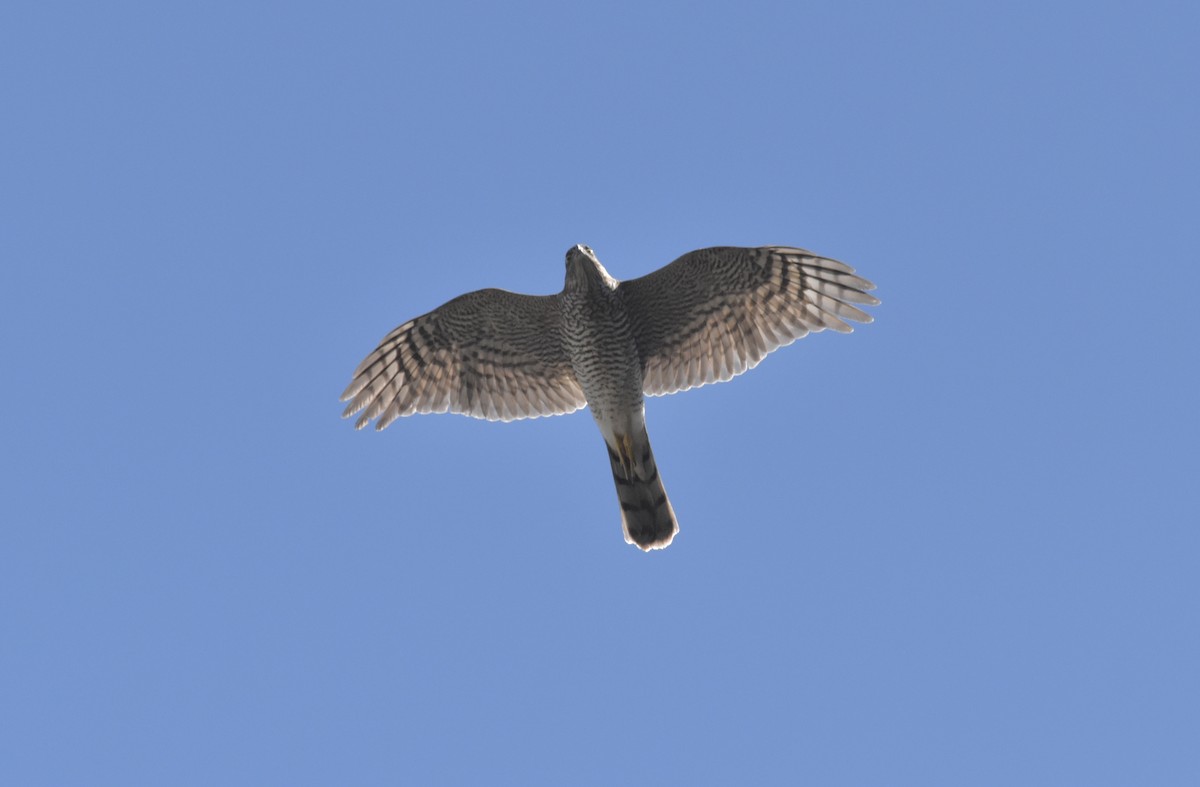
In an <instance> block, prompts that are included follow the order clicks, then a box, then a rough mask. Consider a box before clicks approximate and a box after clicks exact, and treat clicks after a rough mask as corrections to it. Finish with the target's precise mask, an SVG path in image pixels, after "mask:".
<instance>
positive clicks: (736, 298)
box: [617, 246, 879, 396]
mask: <svg viewBox="0 0 1200 787" xmlns="http://www.w3.org/2000/svg"><path fill="white" fill-rule="evenodd" d="M874 288H875V285H873V284H871V282H869V281H867V280H866V279H864V278H862V277H860V276H855V275H854V269H853V268H851V267H850V266H849V265H846V264H844V263H841V262H838V261H836V260H831V259H827V258H825V257H819V256H817V255H816V254H813V253H812V252H809V251H805V250H804V249H794V248H790V247H787V246H764V247H761V248H740V247H732V246H723V247H714V248H711V249H700V250H698V251H693V252H690V253H688V254H685V255H683V256H682V257H680V258H679V259H677V260H675V261H674V262H672V263H671V264H670V265H667V266H665V267H663V268H660V269H659V270H657V271H655V272H654V273H651V274H649V275H647V276H643V277H641V278H640V279H630V280H629V281H625V282H621V284H620V285H619V286H618V287H617V292H618V293H619V294H620V295H621V297H623V298H624V299H625V304H626V306H627V308H628V310H629V315H630V320H631V322H632V326H633V333H634V338H635V340H636V341H637V345H638V351H639V353H640V355H641V359H642V376H643V382H642V387H643V390H644V391H645V393H646V394H647V395H648V396H661V395H663V394H669V393H675V392H676V391H685V390H687V389H688V388H695V387H696V386H699V385H704V384H705V383H713V382H723V381H725V380H729V379H731V378H732V377H734V376H735V375H739V374H741V373H742V372H744V371H746V370H747V369H753V368H754V367H755V366H756V365H757V364H758V362H759V361H761V360H762V359H763V356H765V355H766V354H767V353H769V352H771V351H772V350H774V349H776V348H778V347H783V346H784V345H788V344H791V343H792V342H794V341H795V340H796V339H799V338H801V337H802V336H805V335H807V334H808V333H810V332H812V333H816V332H818V331H823V330H825V329H826V328H832V329H833V330H835V331H842V332H844V333H848V332H850V331H851V330H852V328H851V327H850V326H849V325H847V324H846V323H845V322H844V320H854V321H856V322H863V323H867V322H871V316H870V315H869V314H867V313H866V312H864V311H862V310H861V309H859V308H857V307H856V306H854V305H852V304H855V303H860V304H867V305H875V304H878V303H879V299H878V298H875V297H874V296H872V295H868V294H867V291H868V290H873V289H874Z"/></svg>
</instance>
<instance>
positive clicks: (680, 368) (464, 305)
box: [342, 245, 879, 551]
mask: <svg viewBox="0 0 1200 787" xmlns="http://www.w3.org/2000/svg"><path fill="white" fill-rule="evenodd" d="M874 288H875V285H873V284H872V283H871V282H869V281H867V280H866V279H864V278H862V277H861V276H857V275H855V273H854V269H853V268H851V267H850V266H849V265H846V264H844V263H841V262H838V261H836V260H831V259H828V258H826V257H821V256H818V255H816V254H813V253H812V252H810V251H805V250H804V249H797V248H792V247H789V246H761V247H754V248H747V247H734V246H720V247H714V248H708V249H699V250H697V251H693V252H689V253H687V254H685V255H683V256H682V257H680V258H679V259H677V260H675V261H674V262H672V263H671V264H670V265H667V266H665V267H663V268H660V269H658V270H656V271H654V272H653V273H650V274H648V275H646V276H642V277H641V278H638V279H630V280H629V281H618V280H616V279H614V278H613V277H612V276H610V275H609V273H608V271H606V270H605V269H604V266H603V265H601V264H600V260H598V259H597V258H596V255H595V253H593V252H592V250H591V249H590V248H588V247H587V246H582V245H578V246H574V247H572V248H571V249H569V250H568V251H567V274H566V283H565V285H564V287H563V291H562V292H560V293H558V294H556V295H522V294H520V293H515V292H508V291H506V290H497V289H487V290H477V291H475V292H469V293H467V294H465V295H460V296H459V297H457V298H455V299H454V300H452V301H449V302H448V303H446V304H443V305H442V306H440V307H438V308H437V309H434V310H433V311H431V312H429V313H428V314H425V315H423V316H421V317H417V318H415V319H412V320H409V321H408V322H406V323H404V324H403V325H401V326H400V327H398V328H396V329H395V330H394V331H392V332H391V333H389V334H388V335H387V336H385V337H383V341H381V342H380V343H379V346H378V347H376V348H375V349H374V350H373V351H372V352H371V353H370V354H369V355H368V356H367V357H366V358H364V359H363V362H362V363H360V364H359V365H358V368H357V369H355V370H354V376H353V380H351V382H350V385H349V386H348V387H347V388H346V390H345V391H344V392H343V393H342V401H345V402H349V404H347V406H346V410H345V412H344V413H343V414H342V417H349V416H352V415H354V414H356V413H357V414H359V417H358V420H357V421H356V423H355V428H357V429H361V428H362V427H364V426H366V425H367V424H368V423H369V422H370V421H371V420H375V428H376V429H383V428H385V427H386V426H388V425H389V424H390V423H392V422H393V421H395V420H396V419H397V418H400V417H402V416H406V415H412V414H413V413H444V412H452V413H461V414H463V415H469V416H472V417H474V418H485V419H488V420H491V421H511V420H515V419H518V418H537V417H539V416H543V415H560V414H563V413H572V412H575V411H576V410H579V409H580V408H582V407H584V406H585V405H586V406H587V407H589V408H590V409H591V411H592V417H593V418H594V419H595V420H596V424H597V425H598V426H599V427H600V434H601V435H602V436H603V437H604V444H605V446H606V447H607V448H608V458H609V461H610V462H611V464H612V474H613V480H614V481H615V482H616V486H617V498H618V500H619V501H620V503H621V527H622V529H623V530H624V532H625V540H626V541H627V542H629V543H630V544H635V545H636V546H638V547H639V548H641V549H643V550H646V551H649V550H651V549H661V548H663V547H666V546H668V545H669V544H670V543H671V540H672V539H673V538H674V537H675V534H676V533H678V532H679V524H678V522H677V521H676V519H675V512H674V510H672V508H671V502H670V500H668V499H667V493H666V490H665V489H664V488H663V483H662V479H661V478H660V477H659V474H658V466H657V464H655V461H654V453H653V452H652V451H651V450H650V438H649V436H648V435H647V434H646V418H645V408H644V404H643V402H644V399H643V397H645V396H662V395H665V394H669V393H675V392H676V391H686V390H688V389H689V388H695V387H697V386H700V385H705V384H707V383H715V382H723V381H725V380H729V379H731V378H733V377H735V376H737V375H739V374H741V373H742V372H744V371H746V370H748V369H753V368H754V367H755V366H756V365H757V364H758V362H759V361H761V360H762V359H763V357H764V356H765V355H766V354H767V353H769V352H771V351H772V350H775V349H776V348H779V347H783V346H785V345H788V344H791V343H792V342H793V341H795V340H796V339H799V338H801V337H803V336H807V335H808V334H809V333H818V332H820V331H823V330H825V329H826V328H831V329H833V330H835V331H841V332H843V333H849V332H850V331H851V330H852V329H851V327H850V326H849V325H848V324H847V323H846V320H853V321H855V322H860V323H869V322H871V316H870V315H869V314H867V313H866V312H864V311H863V310H862V309H860V308H859V307H858V305H867V306H874V305H877V304H878V303H879V300H878V299H877V298H875V297H874V296H872V295H870V294H868V293H869V291H870V290H873V289H874ZM856 304H858V305H856Z"/></svg>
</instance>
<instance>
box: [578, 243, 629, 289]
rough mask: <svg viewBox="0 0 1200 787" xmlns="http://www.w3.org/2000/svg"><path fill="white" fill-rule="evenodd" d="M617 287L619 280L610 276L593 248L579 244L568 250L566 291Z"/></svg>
mask: <svg viewBox="0 0 1200 787" xmlns="http://www.w3.org/2000/svg"><path fill="white" fill-rule="evenodd" d="M616 286H617V280H616V279H614V278H613V277H612V276H609V275H608V271H606V270H604V266H603V265H601V264H600V260H598V259H596V253H595V252H594V251H592V250H591V248H589V247H587V246H584V245H583V244H582V243H578V244H576V245H574V246H572V247H571V248H569V249H567V282H566V289H568V290H574V291H583V290H587V289H588V288H591V287H606V288H608V289H610V290H611V289H613V288H615V287H616Z"/></svg>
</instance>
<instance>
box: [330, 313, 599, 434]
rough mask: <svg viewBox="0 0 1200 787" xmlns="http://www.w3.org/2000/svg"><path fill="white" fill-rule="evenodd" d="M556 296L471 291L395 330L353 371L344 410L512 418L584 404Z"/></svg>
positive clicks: (383, 422) (387, 419)
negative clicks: (564, 335) (564, 340)
mask: <svg viewBox="0 0 1200 787" xmlns="http://www.w3.org/2000/svg"><path fill="white" fill-rule="evenodd" d="M561 335H562V329H561V306H560V296H558V295H521V294H519V293H514V292H507V291H505V290H495V289H489V290H477V291H475V292H469V293H467V294H466V295H462V296H459V297H458V298H455V299H454V300H452V301H450V302H448V303H446V304H444V305H442V306H440V307H438V308H437V309H435V310H433V311H431V312H429V313H428V314H426V315H424V316H421V317H418V318H416V319H415V320H409V321H408V322H406V323H404V324H403V325H401V326H400V327H399V328H396V329H395V330H394V331H392V332H391V333H389V334H388V335H387V336H385V337H384V338H383V341H382V342H380V344H379V346H378V347H377V348H375V350H374V351H373V352H372V353H371V354H370V355H368V356H367V357H366V358H365V359H363V362H362V363H360V364H359V365H358V368H357V369H355V370H354V379H353V380H352V381H351V383H350V386H349V387H348V388H346V390H345V391H344V392H343V393H342V401H347V400H348V401H349V404H348V405H347V406H346V410H345V412H343V413H342V417H348V416H351V415H354V414H355V413H358V412H360V411H361V412H362V414H361V415H360V416H359V417H358V421H357V422H356V423H355V425H354V426H355V428H356V429H361V428H362V427H364V426H366V424H367V423H368V422H369V421H370V420H371V419H373V418H377V419H378V420H377V421H376V422H375V428H376V429H383V428H385V427H387V425H388V424H390V423H391V422H392V421H395V420H396V419H397V418H400V417H402V416H406V415H412V414H413V413H444V412H452V413H462V414H463V415H469V416H472V417H474V418H486V419H488V420H490V421H512V420H515V419H518V418H536V417H538V416H543V415H559V414H562V413H573V412H575V411H576V410H578V409H580V408H581V407H583V406H584V405H586V404H587V399H586V398H585V397H584V395H583V390H582V389H581V388H580V387H579V383H578V382H576V381H575V375H574V373H573V372H572V369H571V361H570V358H568V357H567V354H566V351H565V350H564V349H563V343H562V339H561Z"/></svg>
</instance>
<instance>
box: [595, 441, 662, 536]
mask: <svg viewBox="0 0 1200 787" xmlns="http://www.w3.org/2000/svg"><path fill="white" fill-rule="evenodd" d="M606 445H607V443H606ZM608 460H609V462H611V463H612V471H613V481H615V482H616V484H617V499H618V500H620V501H621V528H622V529H623V530H624V531H625V541H626V542H628V543H630V544H634V545H636V546H637V547H638V548H639V549H642V550H644V551H647V552H648V551H650V550H651V549H662V548H663V547H666V546H669V545H670V543H671V539H673V538H675V534H676V533H678V532H679V523H678V522H677V521H676V520H675V511H674V510H673V509H672V508H671V501H670V500H668V499H667V490H666V489H664V488H663V484H662V479H660V478H659V477H658V465H657V464H655V462H654V452H653V451H651V450H650V437H649V436H648V435H647V434H646V429H645V427H643V428H642V429H640V430H638V432H637V433H635V435H634V436H632V437H623V438H621V437H619V438H618V446H617V447H616V449H614V448H613V446H611V445H609V446H608ZM623 460H624V461H623Z"/></svg>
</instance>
